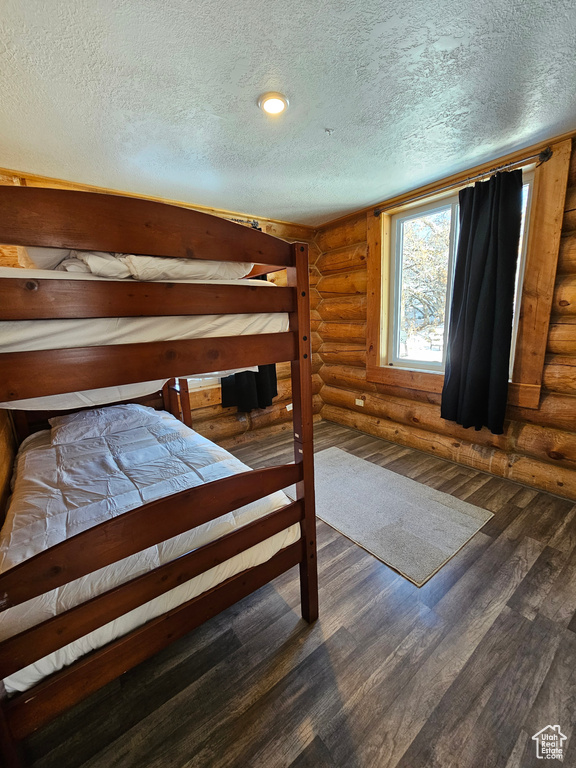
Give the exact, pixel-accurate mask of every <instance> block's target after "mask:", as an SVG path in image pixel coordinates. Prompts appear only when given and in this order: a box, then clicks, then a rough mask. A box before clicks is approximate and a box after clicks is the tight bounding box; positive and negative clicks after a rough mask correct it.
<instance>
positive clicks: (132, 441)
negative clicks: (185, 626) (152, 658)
mask: <svg viewBox="0 0 576 768" xmlns="http://www.w3.org/2000/svg"><path fill="white" fill-rule="evenodd" d="M247 469H248V467H246V466H245V465H244V464H242V463H241V462H240V461H238V460H237V459H235V458H234V457H233V456H232V455H231V454H230V453H228V452H227V451H225V450H223V449H222V448H219V447H218V446H216V445H214V443H211V442H210V441H209V440H207V439H205V438H203V437H201V436H200V435H198V434H197V433H196V432H193V431H192V430H191V429H188V428H187V427H185V426H184V425H183V424H181V423H180V422H179V421H177V420H176V419H175V418H174V417H173V416H171V415H170V414H167V413H164V412H160V413H159V418H158V421H157V423H155V424H153V425H150V426H148V427H140V428H136V429H132V430H128V431H125V432H119V433H117V434H112V435H109V436H107V437H105V438H94V439H88V440H81V441H79V442H77V443H75V444H67V445H58V446H54V447H52V446H51V443H50V432H49V431H43V432H39V433H36V434H34V435H32V436H31V437H29V438H27V440H25V441H24V443H23V444H22V446H21V449H20V452H19V454H18V457H17V460H16V467H15V473H14V478H13V486H12V489H13V495H12V499H11V502H10V506H9V509H8V515H7V518H6V522H5V524H4V526H3V528H2V531H1V532H0V572H3V571H5V570H7V569H8V568H11V567H12V566H14V565H16V564H17V563H19V562H21V561H22V560H25V559H27V558H29V557H32V556H33V555H35V554H37V553H38V552H40V551H42V550H43V549H46V548H47V547H49V546H53V545H54V544H57V543H58V542H60V541H63V540H64V539H66V538H68V537H70V536H73V535H74V534H76V533H79V532H80V531H82V530H85V529H86V528H89V527H91V526H94V525H97V524H98V523H100V522H102V521H104V520H106V519H109V518H111V517H114V516H116V515H119V514H121V513H122V512H125V511H127V510H129V509H133V508H135V507H138V506H140V505H142V504H144V503H147V502H149V501H153V500H154V499H158V498H161V497H163V496H167V495H169V494H172V493H176V492H177V491H180V490H183V489H186V488H191V487H193V486H196V485H199V484H202V483H204V482H210V481H212V480H216V479H219V478H222V477H227V476H230V475H232V474H236V473H238V472H243V471H246V470H247ZM289 501H290V500H289V499H288V497H287V496H286V495H285V494H284V492H283V491H278V492H277V493H274V494H271V495H270V496H267V497H266V498H264V499H260V500H259V501H256V502H254V503H253V504H249V505H246V506H244V507H242V508H241V509H238V510H236V511H235V512H233V513H231V514H228V515H224V516H222V517H219V518H218V519H216V520H213V521H211V522H209V523H206V524H205V525H202V526H200V527H198V528H196V529H193V530H192V531H189V532H186V533H184V534H182V535H180V536H176V537H174V538H172V539H170V540H168V541H166V542H164V543H162V544H159V545H158V546H154V547H151V548H149V549H147V550H145V551H144V552H141V553H139V554H138V555H133V556H131V557H128V558H126V559H124V560H121V561H120V562H118V563H115V564H113V565H110V566H107V567H105V568H102V569H100V570H99V571H97V572H96V573H94V574H89V575H88V576H85V577H83V578H81V579H77V580H76V581H74V582H71V583H70V584H67V585H65V586H63V587H61V588H59V589H56V590H53V591H51V592H48V593H47V594H45V595H42V596H40V597H38V598H34V599H33V600H29V601H28V602H26V603H24V604H22V605H19V606H16V607H14V608H10V609H9V610H7V611H5V612H4V613H1V614H0V640H2V639H5V638H6V637H10V636H12V635H14V634H16V633H18V632H21V631H23V630H25V629H26V628H28V627H31V626H34V625H35V624H38V623H39V622H41V621H43V620H45V619H48V618H49V617H51V616H54V615H56V614H58V613H61V612H62V611H64V610H66V609H68V608H70V607H72V606H74V605H77V604H79V603H81V602H84V601H85V600H88V599H89V598H91V597H93V596H94V595H96V594H99V593H101V592H103V591H105V590H108V589H111V588H113V587H114V586H116V585H118V584H121V583H123V582H125V581H127V580H129V579H130V578H134V577H135V576H137V575H139V574H141V573H144V572H145V571H147V570H149V569H150V568H153V567H156V566H158V565H160V564H162V563H166V562H168V561H170V560H173V559H174V558H176V557H179V556H180V555H182V554H185V553H186V552H189V551H190V550H191V549H194V548H196V547H199V546H202V545H203V544H206V543H207V542H209V541H212V540H214V539H217V538H219V537H220V536H223V535H224V534H226V533H228V532H230V531H232V530H234V529H235V528H238V527H240V526H242V525H246V524H247V523H249V522H251V521H252V520H255V519H257V518H259V517H261V516H263V515H266V514H268V513H269V512H272V511H274V510H276V509H279V508H280V507H282V506H285V505H286V504H288V503H289ZM299 537H300V527H299V525H293V526H291V527H290V528H288V529H286V530H285V531H282V532H281V533H279V534H276V535H275V536H272V537H271V538H269V539H267V540H266V541H264V542H262V543H260V544H258V545H257V546H255V547H252V548H251V549H249V550H246V551H245V552H243V553H241V554H240V555H237V556H235V557H233V558H231V559H230V560H227V561H226V562H225V563H222V564H221V565H219V566H217V567H215V568H212V569H211V570H210V571H208V572H206V573H204V574H202V575H200V576H197V577H196V578H194V579H192V580H191V581H189V582H187V583H185V584H182V585H180V586H179V587H177V588H175V589H173V590H171V591H169V592H167V593H166V594H165V595H162V596H161V597H158V598H155V599H154V600H151V601H150V602H148V603H146V604H145V605H142V606H140V607H139V608H137V609H135V610H133V611H130V613H127V614H125V615H124V616H122V617H121V618H119V619H116V620H115V621H112V622H110V623H109V624H106V625H105V626H104V627H101V628H100V629H98V630H95V631H94V632H91V633H90V634H88V635H86V636H85V637H83V638H81V639H79V640H77V641H75V642H73V643H70V644H69V645H67V646H65V647H64V648H62V649H60V650H58V651H56V652H54V653H52V654H50V655H49V656H46V657H45V658H43V659H41V660H40V661H38V662H36V663H35V664H32V665H30V666H28V667H26V668H25V669H22V670H20V671H19V672H17V673H15V674H14V675H11V676H10V677H8V678H6V679H5V680H4V683H5V685H6V689H7V690H8V691H9V692H14V691H24V690H26V689H28V688H29V687H31V686H32V685H34V684H35V683H37V682H38V681H40V680H41V679H42V678H43V677H45V676H47V675H49V674H51V673H53V672H55V671H57V670H59V669H61V668H62V667H64V666H65V665H67V664H70V663H72V662H73V661H74V660H75V659H78V658H79V657H80V656H82V655H84V654H85V653H88V652H89V651H91V650H93V649H96V648H99V647H101V646H103V645H105V644H106V643H108V642H110V641H111V640H113V639H115V638H117V637H119V636H121V635H123V634H126V633H127V632H130V631H131V630H132V629H134V628H136V627H138V626H140V625H141V624H143V623H145V622H146V621H149V620H150V619H152V618H154V617H156V616H159V615H161V614H162V613H164V612H166V611H167V610H170V609H171V608H174V607H175V606H177V605H180V604H181V603H183V602H185V601H187V600H190V599H191V598H193V597H195V596H196V595H199V594H201V593H202V592H205V591H206V590H208V589H210V588H212V587H213V586H215V585H216V584H219V583H220V582H222V581H224V580H225V579H228V578H230V577H231V576H233V575H234V574H236V573H239V572H240V571H242V570H245V569H246V568H249V567H252V566H254V565H257V564H259V563H262V562H265V561H266V560H269V559H270V558H271V557H272V556H273V555H274V554H275V553H276V552H278V551H279V550H280V549H283V548H284V547H287V546H288V545H290V544H292V543H293V542H295V541H297V540H298V539H299Z"/></svg>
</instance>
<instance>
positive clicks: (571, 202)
mask: <svg viewBox="0 0 576 768" xmlns="http://www.w3.org/2000/svg"><path fill="white" fill-rule="evenodd" d="M569 184H570V182H569ZM564 210H565V211H576V185H569V186H568V188H567V189H566V200H565V202H564Z"/></svg>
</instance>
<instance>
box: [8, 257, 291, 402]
mask: <svg viewBox="0 0 576 768" xmlns="http://www.w3.org/2000/svg"><path fill="white" fill-rule="evenodd" d="M5 277H8V278H27V279H34V278H44V279H46V278H49V279H53V280H99V281H102V280H104V281H106V282H110V279H109V278H102V277H98V276H97V275H92V274H87V273H74V272H56V271H53V270H41V269H18V268H11V267H2V268H0V278H5ZM116 282H122V283H126V282H127V280H120V281H116ZM178 282H179V283H180V282H185V283H191V284H197V285H198V284H200V285H202V284H203V285H206V284H208V285H238V284H239V281H238V280H210V281H202V280H179V281H178ZM242 285H254V286H258V287H259V288H261V289H262V290H267V289H274V288H275V286H274V284H273V283H268V282H264V281H261V280H246V279H244V280H242ZM288 329H289V319H288V314H287V313H284V312H283V313H278V312H276V313H272V312H270V313H254V314H239V315H168V316H161V317H158V316H155V317H102V318H89V319H85V318H81V319H65V320H62V319H57V320H4V321H0V352H29V351H36V350H42V349H55V350H56V349H66V348H69V347H90V346H101V345H113V344H136V343H142V342H153V341H176V340H181V339H198V338H210V337H212V338H214V337H219V336H244V335H253V334H260V333H282V332H285V331H287V330H288ZM229 373H231V371H218V372H214V373H210V374H207V375H208V376H209V377H211V378H212V377H214V376H226V375H228V374H229ZM195 375H196V374H195V373H194V371H183V372H182V377H183V378H185V377H187V376H195ZM164 383H165V380H161V381H150V382H143V383H140V384H130V385H126V386H122V387H108V388H106V389H95V390H88V391H86V392H78V393H70V394H66V395H52V396H50V397H42V398H33V399H28V400H17V401H12V402H8V403H0V408H8V409H28V410H51V409H72V408H82V407H86V406H89V405H101V404H104V403H109V402H114V401H117V400H122V399H132V398H137V397H142V396H144V395H148V394H151V393H152V392H155V391H156V390H158V389H161V387H162V386H163V384H164Z"/></svg>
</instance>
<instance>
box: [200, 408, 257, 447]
mask: <svg viewBox="0 0 576 768" xmlns="http://www.w3.org/2000/svg"><path fill="white" fill-rule="evenodd" d="M249 429H250V420H249V419H248V416H247V414H245V413H236V414H234V415H232V416H220V417H219V418H217V419H206V420H204V421H194V430H195V431H196V432H198V434H200V435H202V437H207V438H208V439H209V440H212V442H214V443H220V442H221V441H222V440H226V439H227V438H230V437H235V436H236V435H242V434H244V433H245V432H247V431H248V430H249Z"/></svg>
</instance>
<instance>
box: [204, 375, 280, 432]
mask: <svg viewBox="0 0 576 768" xmlns="http://www.w3.org/2000/svg"><path fill="white" fill-rule="evenodd" d="M217 390H218V394H219V395H220V387H218V388H217ZM291 394H292V382H291V380H290V379H289V378H288V379H278V395H277V396H276V398H275V399H278V400H286V401H289V400H290V397H291ZM191 412H192V427H193V428H194V429H196V427H195V426H194V425H195V423H196V422H202V421H206V420H208V419H220V418H225V417H226V416H235V415H236V414H237V413H238V408H237V407H236V406H232V407H229V408H223V407H222V401H221V398H220V397H219V398H218V402H217V403H215V404H214V405H207V406H204V407H200V408H194V409H191Z"/></svg>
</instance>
